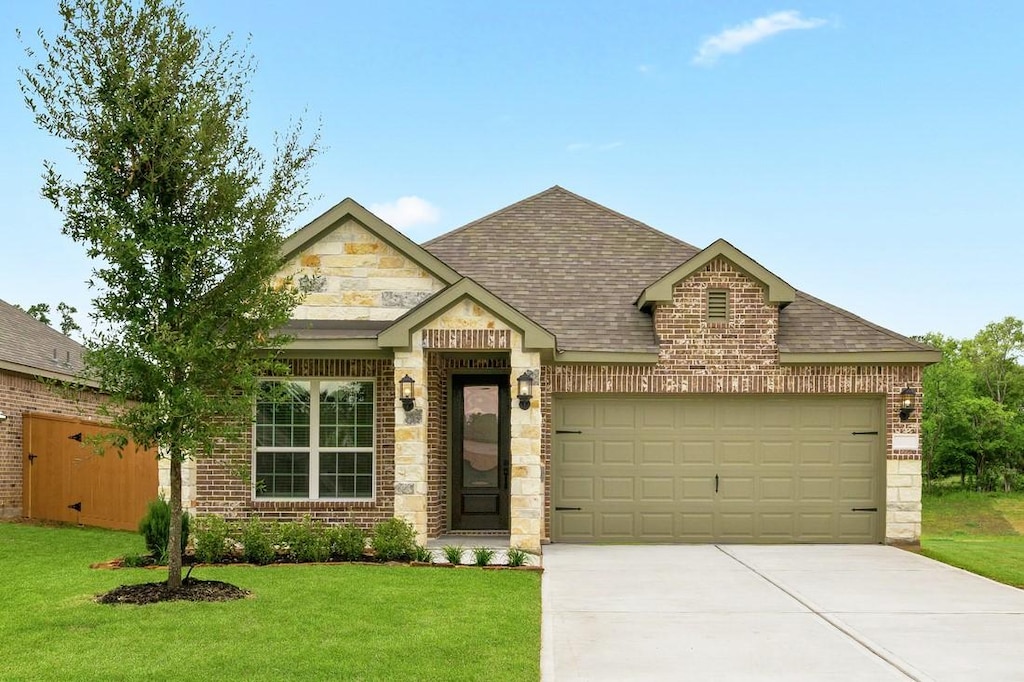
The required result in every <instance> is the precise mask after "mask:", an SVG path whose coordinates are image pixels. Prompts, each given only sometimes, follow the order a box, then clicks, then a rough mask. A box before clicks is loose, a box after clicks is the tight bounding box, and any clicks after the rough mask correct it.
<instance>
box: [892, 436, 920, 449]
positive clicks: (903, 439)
mask: <svg viewBox="0 0 1024 682" xmlns="http://www.w3.org/2000/svg"><path fill="white" fill-rule="evenodd" d="M919 447H921V439H920V438H919V437H918V435H917V434H916V433H894V434H892V449H893V450H917V449H918V448H919Z"/></svg>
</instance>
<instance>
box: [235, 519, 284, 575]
mask: <svg viewBox="0 0 1024 682" xmlns="http://www.w3.org/2000/svg"><path fill="white" fill-rule="evenodd" d="M270 533H271V531H270V529H268V528H267V527H266V525H265V524H264V523H263V522H262V521H260V520H259V519H258V518H256V517H253V518H251V519H249V520H248V521H247V522H245V523H244V524H242V527H241V533H240V536H241V537H240V540H241V542H242V558H243V559H245V560H246V561H248V562H249V563H250V564H256V565H257V566H263V565H265V564H269V563H270V562H271V561H273V560H274V559H275V558H276V556H277V553H276V552H275V551H274V544H273V542H272V541H271V539H270Z"/></svg>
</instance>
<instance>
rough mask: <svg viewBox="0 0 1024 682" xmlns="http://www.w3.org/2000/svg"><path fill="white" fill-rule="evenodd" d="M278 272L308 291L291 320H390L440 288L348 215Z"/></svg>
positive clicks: (440, 287)
mask: <svg viewBox="0 0 1024 682" xmlns="http://www.w3.org/2000/svg"><path fill="white" fill-rule="evenodd" d="M280 275H281V277H289V276H291V277H294V278H295V280H296V283H299V284H303V285H304V286H306V287H308V288H309V290H310V293H309V294H308V295H307V296H306V297H305V298H304V299H303V301H302V304H301V305H299V306H298V307H297V308H296V309H295V310H294V312H293V313H292V317H294V318H296V319H310V320H319V319H330V320H395V319H398V318H399V317H401V316H402V315H403V314H404V313H406V312H407V311H409V310H410V309H412V308H415V307H416V306H417V305H419V304H420V303H422V302H423V301H424V300H425V299H427V298H429V297H430V296H432V295H433V294H434V293H436V292H438V291H440V290H441V289H443V288H444V283H443V282H440V281H438V280H437V279H435V278H434V277H433V276H431V275H430V273H428V272H427V271H426V270H424V269H423V268H421V267H420V266H419V265H417V264H416V263H414V262H413V261H411V260H409V259H408V258H407V257H406V256H404V255H402V254H401V253H399V252H398V251H396V250H395V249H394V248H392V247H391V246H389V245H388V244H387V243H385V242H383V241H381V240H380V239H378V238H377V237H376V236H374V235H373V234H372V233H371V232H369V231H368V230H367V229H366V228H364V227H363V226H362V225H360V224H359V223H358V222H357V221H355V220H353V219H349V220H348V221H346V222H344V223H342V224H341V225H339V226H337V227H335V228H334V229H333V230H331V231H330V232H328V233H327V234H325V235H323V236H322V237H321V238H320V239H319V240H317V241H316V242H314V243H312V244H310V245H309V246H307V247H306V248H305V249H304V250H302V251H301V252H299V253H298V254H296V255H295V256H294V257H293V258H292V259H291V260H290V261H288V263H287V264H286V265H285V266H284V268H282V269H281V273H280Z"/></svg>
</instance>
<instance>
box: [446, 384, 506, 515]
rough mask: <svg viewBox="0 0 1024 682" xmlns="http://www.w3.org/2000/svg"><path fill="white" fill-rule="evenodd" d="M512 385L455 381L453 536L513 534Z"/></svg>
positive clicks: (452, 418) (453, 393)
mask: <svg viewBox="0 0 1024 682" xmlns="http://www.w3.org/2000/svg"><path fill="white" fill-rule="evenodd" d="M509 405H510V402H509V383H508V377H507V376H501V375H481V376H477V375H458V374H457V375H454V376H453V377H452V411H451V415H452V416H451V427H452V428H451V434H452V487H453V490H452V493H453V494H452V530H508V528H509V525H508V480H509V473H510V472H509V449H510V448H509V444H510V439H509V410H510V407H509Z"/></svg>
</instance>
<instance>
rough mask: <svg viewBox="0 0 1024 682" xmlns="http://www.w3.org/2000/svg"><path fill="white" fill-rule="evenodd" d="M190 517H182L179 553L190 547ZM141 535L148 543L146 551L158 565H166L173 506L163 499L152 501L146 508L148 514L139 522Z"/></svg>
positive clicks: (186, 515)
mask: <svg viewBox="0 0 1024 682" xmlns="http://www.w3.org/2000/svg"><path fill="white" fill-rule="evenodd" d="M188 530H189V515H188V512H185V513H183V514H182V515H181V533H180V535H179V540H180V543H181V545H180V547H179V552H184V551H185V547H186V546H187V545H188ZM139 533H140V534H141V535H142V537H143V538H144V539H145V541H146V549H148V550H149V552H150V554H152V555H153V558H154V559H156V561H157V562H158V563H161V564H162V563H164V562H166V561H167V557H168V556H169V551H168V544H169V542H170V536H171V505H169V504H168V503H167V500H165V499H164V498H162V497H158V498H156V499H155V500H152V501H151V502H150V503H149V505H148V506H147V507H146V514H145V516H143V517H142V520H141V521H139Z"/></svg>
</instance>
